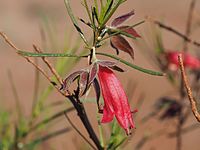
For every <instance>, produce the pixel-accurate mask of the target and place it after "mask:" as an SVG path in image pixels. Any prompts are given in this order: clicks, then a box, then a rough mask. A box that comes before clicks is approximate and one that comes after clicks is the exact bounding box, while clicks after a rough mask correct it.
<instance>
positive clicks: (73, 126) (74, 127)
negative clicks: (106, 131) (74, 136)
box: [64, 112, 96, 149]
mask: <svg viewBox="0 0 200 150" xmlns="http://www.w3.org/2000/svg"><path fill="white" fill-rule="evenodd" d="M64 114H65V117H66V118H67V120H68V122H69V123H70V125H71V126H72V128H73V129H74V130H76V132H77V133H78V134H79V135H80V136H81V137H82V138H83V139H84V140H85V141H86V142H87V143H88V144H89V145H90V146H91V147H92V148H93V149H96V148H95V147H94V146H93V145H92V143H90V141H89V140H88V139H87V138H86V137H85V136H84V135H83V134H82V133H81V132H80V131H79V130H78V129H77V128H76V126H75V125H74V124H73V123H72V121H71V120H70V118H69V117H68V115H67V113H66V112H64Z"/></svg>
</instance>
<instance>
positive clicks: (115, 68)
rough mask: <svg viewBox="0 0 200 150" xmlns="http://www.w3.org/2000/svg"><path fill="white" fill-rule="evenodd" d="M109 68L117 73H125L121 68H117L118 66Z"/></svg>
mask: <svg viewBox="0 0 200 150" xmlns="http://www.w3.org/2000/svg"><path fill="white" fill-rule="evenodd" d="M109 68H111V69H113V70H115V71H119V72H124V70H123V69H122V68H120V67H119V66H117V65H114V66H111V67H109Z"/></svg>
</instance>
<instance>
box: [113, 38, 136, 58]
mask: <svg viewBox="0 0 200 150" xmlns="http://www.w3.org/2000/svg"><path fill="white" fill-rule="evenodd" d="M110 40H111V43H112V47H113V48H115V49H116V50H117V51H118V50H122V51H124V52H126V53H128V54H129V55H130V56H131V57H132V59H134V51H133V48H132V47H131V46H130V44H129V43H128V41H127V40H126V39H125V38H123V37H122V36H120V35H117V36H112V37H111V38H110Z"/></svg>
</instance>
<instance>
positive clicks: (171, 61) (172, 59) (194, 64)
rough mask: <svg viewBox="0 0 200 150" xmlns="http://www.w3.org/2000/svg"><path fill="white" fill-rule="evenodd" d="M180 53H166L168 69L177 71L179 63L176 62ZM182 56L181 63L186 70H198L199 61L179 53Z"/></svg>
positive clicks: (186, 54) (199, 67)
mask: <svg viewBox="0 0 200 150" xmlns="http://www.w3.org/2000/svg"><path fill="white" fill-rule="evenodd" d="M180 53H181V52H177V51H173V52H168V53H167V55H166V58H167V61H168V66H169V69H171V70H177V69H178V67H179V62H178V55H179V54H180ZM181 54H182V56H183V63H184V65H185V67H186V68H190V69H194V70H195V69H200V60H199V59H198V58H196V57H194V56H191V55H190V54H188V53H181Z"/></svg>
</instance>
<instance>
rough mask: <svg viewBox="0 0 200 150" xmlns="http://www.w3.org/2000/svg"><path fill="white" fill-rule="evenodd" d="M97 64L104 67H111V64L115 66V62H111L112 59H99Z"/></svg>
mask: <svg viewBox="0 0 200 150" xmlns="http://www.w3.org/2000/svg"><path fill="white" fill-rule="evenodd" d="M98 64H99V65H101V66H104V67H112V66H115V65H116V63H115V62H113V61H108V60H101V61H98Z"/></svg>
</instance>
